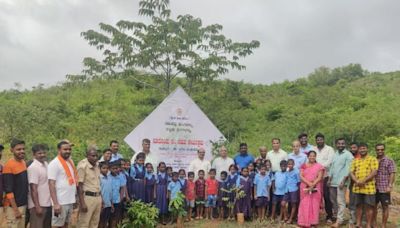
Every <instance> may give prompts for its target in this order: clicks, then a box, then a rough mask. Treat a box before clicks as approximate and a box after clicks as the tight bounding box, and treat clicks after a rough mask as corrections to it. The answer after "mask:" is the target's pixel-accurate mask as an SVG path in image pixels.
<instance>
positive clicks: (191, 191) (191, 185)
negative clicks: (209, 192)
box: [185, 180, 196, 200]
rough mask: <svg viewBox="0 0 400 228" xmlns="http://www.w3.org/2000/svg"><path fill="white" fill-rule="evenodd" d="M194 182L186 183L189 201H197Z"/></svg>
mask: <svg viewBox="0 0 400 228" xmlns="http://www.w3.org/2000/svg"><path fill="white" fill-rule="evenodd" d="M194 186H195V185H194V182H193V181H190V180H188V181H186V191H185V196H186V199H187V200H195V198H196V195H195V192H194Z"/></svg>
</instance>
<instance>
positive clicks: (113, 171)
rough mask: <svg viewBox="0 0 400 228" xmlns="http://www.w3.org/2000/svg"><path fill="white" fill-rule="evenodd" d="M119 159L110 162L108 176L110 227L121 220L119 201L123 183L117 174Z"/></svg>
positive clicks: (115, 225) (120, 200) (121, 196)
mask: <svg viewBox="0 0 400 228" xmlns="http://www.w3.org/2000/svg"><path fill="white" fill-rule="evenodd" d="M120 165H121V163H120V161H114V162H111V163H110V178H111V185H112V203H113V208H114V210H113V208H111V217H110V221H109V224H110V227H117V224H118V223H119V222H120V221H121V220H122V218H121V217H122V216H121V213H122V209H121V202H122V198H123V188H124V184H125V183H123V180H122V179H121V177H120V175H119V170H120Z"/></svg>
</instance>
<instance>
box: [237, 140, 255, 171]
mask: <svg viewBox="0 0 400 228" xmlns="http://www.w3.org/2000/svg"><path fill="white" fill-rule="evenodd" d="M233 160H234V161H235V164H236V165H237V166H238V168H239V170H241V169H242V168H243V167H247V166H248V165H249V164H250V163H253V162H254V157H253V156H252V155H251V154H249V153H248V151H247V144H246V143H240V145H239V154H238V155H236V156H235V158H234V159H233Z"/></svg>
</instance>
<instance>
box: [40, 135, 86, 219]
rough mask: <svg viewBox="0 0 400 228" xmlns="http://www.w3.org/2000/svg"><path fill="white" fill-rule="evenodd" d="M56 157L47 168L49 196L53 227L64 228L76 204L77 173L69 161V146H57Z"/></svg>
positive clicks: (63, 143) (60, 143) (61, 143)
mask: <svg viewBox="0 0 400 228" xmlns="http://www.w3.org/2000/svg"><path fill="white" fill-rule="evenodd" d="M57 150H58V156H57V157H55V158H54V159H53V160H52V161H51V162H50V163H49V166H48V168H47V176H48V179H49V189H50V196H51V200H52V203H53V217H52V220H51V225H52V226H53V227H66V226H68V224H69V223H70V219H71V215H72V211H73V204H74V203H76V198H75V197H76V186H77V183H78V180H77V176H78V174H77V171H76V168H75V165H74V162H73V161H72V159H71V144H70V143H68V142H65V141H61V142H59V143H58V144H57Z"/></svg>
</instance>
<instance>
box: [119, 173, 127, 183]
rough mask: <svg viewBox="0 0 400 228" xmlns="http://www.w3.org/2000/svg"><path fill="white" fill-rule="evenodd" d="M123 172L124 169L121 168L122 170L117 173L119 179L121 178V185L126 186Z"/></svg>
mask: <svg viewBox="0 0 400 228" xmlns="http://www.w3.org/2000/svg"><path fill="white" fill-rule="evenodd" d="M125 172H126V171H125V170H123V171H121V172H119V174H118V177H119V179H121V186H126V182H127V179H126V176H125Z"/></svg>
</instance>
